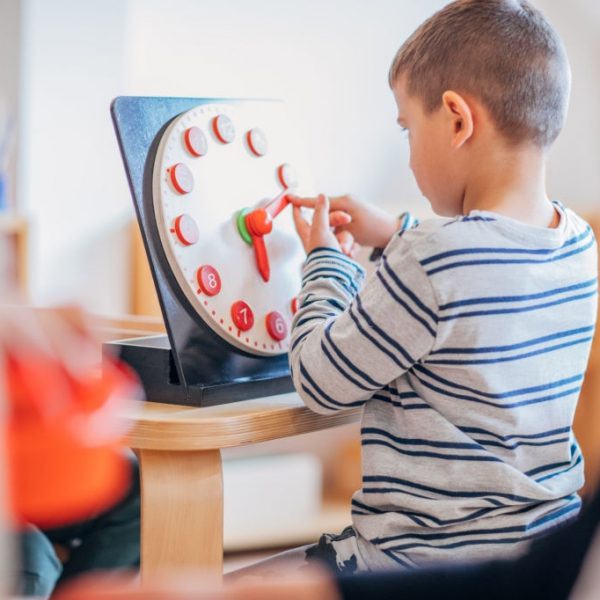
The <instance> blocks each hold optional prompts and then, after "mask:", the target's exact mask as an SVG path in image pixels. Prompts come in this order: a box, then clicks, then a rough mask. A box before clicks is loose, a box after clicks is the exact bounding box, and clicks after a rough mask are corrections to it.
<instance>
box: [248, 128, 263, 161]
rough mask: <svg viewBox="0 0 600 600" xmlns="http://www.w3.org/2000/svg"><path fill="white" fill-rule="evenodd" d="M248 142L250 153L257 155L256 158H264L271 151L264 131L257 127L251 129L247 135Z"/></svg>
mask: <svg viewBox="0 0 600 600" xmlns="http://www.w3.org/2000/svg"><path fill="white" fill-rule="evenodd" d="M246 140H247V142H248V148H250V152H252V154H255V155H256V156H264V155H265V154H266V153H267V150H268V149H269V145H268V144H267V138H266V137H265V134H264V133H263V130H262V129H258V128H257V127H255V128H254V129H251V130H250V131H249V132H248V133H247V134H246Z"/></svg>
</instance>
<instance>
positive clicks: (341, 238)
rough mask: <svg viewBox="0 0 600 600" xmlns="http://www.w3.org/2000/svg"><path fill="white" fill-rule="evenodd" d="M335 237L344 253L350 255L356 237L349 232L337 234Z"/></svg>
mask: <svg viewBox="0 0 600 600" xmlns="http://www.w3.org/2000/svg"><path fill="white" fill-rule="evenodd" d="M335 237H336V238H337V241H338V242H339V244H340V248H341V249H342V252H343V253H344V254H348V255H349V254H350V251H351V249H352V245H353V244H354V236H353V235H352V234H351V233H350V232H349V231H340V232H339V233H336V235H335Z"/></svg>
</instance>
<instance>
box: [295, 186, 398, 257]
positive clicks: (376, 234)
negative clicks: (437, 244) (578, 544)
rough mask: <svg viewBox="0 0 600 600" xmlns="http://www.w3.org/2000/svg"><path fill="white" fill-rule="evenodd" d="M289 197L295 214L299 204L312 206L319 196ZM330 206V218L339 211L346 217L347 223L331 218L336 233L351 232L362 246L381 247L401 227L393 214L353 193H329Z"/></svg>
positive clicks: (314, 205)
mask: <svg viewBox="0 0 600 600" xmlns="http://www.w3.org/2000/svg"><path fill="white" fill-rule="evenodd" d="M319 198H320V196H319ZM290 201H291V202H292V204H293V205H294V214H296V211H297V210H298V207H301V206H303V207H306V208H315V207H316V206H317V203H318V198H300V197H298V196H290ZM329 210H330V211H331V217H332V218H333V216H334V215H339V214H346V215H347V216H348V217H349V220H348V221H347V222H346V223H339V224H334V223H333V222H332V226H333V227H335V233H336V234H340V233H342V232H347V233H350V234H351V235H352V237H353V239H354V241H355V242H356V243H357V244H361V245H363V246H371V247H373V248H384V247H385V246H387V244H388V242H389V241H390V240H391V239H392V236H393V235H394V233H396V231H398V229H399V228H400V223H399V221H398V219H397V218H396V217H393V216H391V215H390V214H388V213H387V212H385V211H383V210H381V209H378V208H375V207H374V206H371V205H369V204H364V203H362V202H359V201H358V200H355V199H354V198H353V197H352V196H334V197H331V198H330V199H329ZM332 220H333V219H332Z"/></svg>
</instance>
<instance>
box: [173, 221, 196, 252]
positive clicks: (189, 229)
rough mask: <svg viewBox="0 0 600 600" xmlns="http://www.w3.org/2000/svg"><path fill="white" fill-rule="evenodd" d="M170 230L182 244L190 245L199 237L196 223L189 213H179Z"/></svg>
mask: <svg viewBox="0 0 600 600" xmlns="http://www.w3.org/2000/svg"><path fill="white" fill-rule="evenodd" d="M171 231H172V232H173V233H174V234H175V237H176V238H177V240H178V241H179V242H180V243H181V244H183V245H184V246H191V245H193V244H195V243H196V242H197V241H198V239H199V238H200V231H199V229H198V225H197V224H196V221H194V219H192V217H190V216H189V215H179V216H178V217H177V218H176V219H175V222H174V223H173V228H172V229H171Z"/></svg>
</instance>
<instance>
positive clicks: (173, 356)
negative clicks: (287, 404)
mask: <svg viewBox="0 0 600 600" xmlns="http://www.w3.org/2000/svg"><path fill="white" fill-rule="evenodd" d="M269 103H270V104H269ZM251 104H257V105H260V106H261V107H265V106H266V107H269V106H272V107H273V108H274V109H280V108H281V103H280V102H277V101H269V100H260V101H259V100H256V101H254V100H252V101H250V100H236V99H221V98H153V97H132V96H129V97H128V96H122V97H118V98H116V99H115V100H114V101H113V103H112V105H111V114H112V118H113V123H114V126H115V131H116V134H117V138H118V142H119V147H120V150H121V154H122V157H123V162H124V165H125V170H126V172H127V178H128V182H129V187H130V189H131V194H132V198H133V203H134V206H135V210H136V215H137V219H138V222H139V225H140V229H141V233H142V239H143V241H144V246H145V250H146V254H147V257H148V261H149V264H150V270H151V273H152V277H153V280H154V284H155V287H156V291H157V295H158V299H159V303H160V307H161V311H162V315H163V318H164V322H165V326H166V330H167V336H152V337H147V338H137V339H132V340H120V341H118V342H109V343H108V344H105V351H106V352H110V353H111V354H117V355H119V356H120V358H121V359H122V360H124V361H125V362H126V363H128V364H129V365H130V366H131V367H133V369H134V370H135V371H136V372H137V373H138V375H139V377H140V379H141V382H142V385H143V386H144V390H145V393H146V397H147V399H148V400H150V401H156V402H167V403H172V404H183V405H190V406H210V405H215V404H223V403H226V402H235V401H239V400H246V399H249V398H255V397H264V396H270V395H274V394H282V393H287V392H290V391H292V390H293V385H292V381H291V377H290V373H289V366H288V357H287V353H286V350H287V343H285V344H284V345H283V346H282V345H281V344H277V342H275V344H276V345H271V346H270V348H274V349H275V351H274V352H273V351H271V352H269V350H268V349H267V350H266V351H263V352H260V350H261V348H260V346H264V348H267V346H266V344H263V343H262V342H264V341H265V340H264V339H261V340H260V341H261V344H260V346H259V344H258V342H256V341H254V343H252V340H248V339H246V342H250V343H246V346H247V347H245V345H244V343H243V339H242V340H240V341H238V340H235V339H231V338H232V336H231V334H229V336H228V335H227V332H226V331H223V332H219V333H218V332H217V331H218V323H217V324H215V323H213V322H210V323H207V321H209V320H210V316H209V315H208V316H207V315H203V316H200V314H199V313H201V312H202V310H201V309H202V308H203V307H202V306H198V305H197V304H199V303H197V302H195V301H196V300H197V298H195V292H193V291H191V290H190V289H187V288H186V277H185V274H184V273H183V269H184V267H182V268H181V269H182V270H181V271H180V270H178V266H179V265H178V263H177V261H176V259H175V253H177V252H178V248H177V246H178V245H179V246H181V245H183V246H185V245H186V244H187V241H188V240H187V237H188V236H190V235H191V236H192V237H193V238H194V239H196V237H197V236H198V231H196V228H195V223H194V222H193V219H192V223H191V225H192V227H191V229H190V228H189V224H186V223H183V224H182V223H180V222H178V221H177V220H175V221H171V219H172V215H168V214H166V213H167V212H168V208H162V207H161V206H160V202H158V203H157V201H156V197H157V194H159V193H161V192H160V191H159V186H161V185H162V186H163V188H162V190H163V192H162V193H166V192H164V190H165V189H166V188H164V186H165V185H166V184H165V181H168V180H169V179H170V181H168V183H169V184H170V186H171V188H174V191H175V192H179V193H180V194H184V193H185V189H184V187H185V186H186V185H187V183H188V182H187V181H186V177H187V176H189V175H190V173H188V172H187V169H186V168H185V167H184V170H183V177H181V179H180V180H177V174H175V173H169V172H168V170H167V169H166V168H165V164H166V163H165V164H163V163H164V153H165V147H164V146H165V142H164V139H165V138H166V137H167V136H168V135H169V133H170V131H172V129H173V126H176V125H177V122H176V121H177V119H178V117H180V116H181V115H182V114H184V113H186V112H187V111H192V109H199V110H202V108H203V107H206V109H207V110H210V106H211V105H215V106H229V107H231V109H232V111H234V112H235V110H236V107H239V108H240V109H243V108H244V107H245V106H248V105H251ZM214 121H215V118H213V120H212V122H213V125H214V126H215V129H214V131H213V132H212V133H213V134H215V135H216V136H217V138H219V134H220V133H221V135H227V131H224V132H219V131H218V130H217V124H216V123H215V122H214ZM260 125H261V124H260V123H257V126H258V127H260ZM194 133H195V134H198V130H197V129H195V128H194V131H192V134H194ZM237 133H238V136H240V137H241V136H242V135H244V134H245V133H246V135H249V133H250V132H244V131H240V132H237ZM261 133H262V132H261ZM267 135H268V132H267ZM220 141H221V142H223V143H227V140H225V139H221V140H220ZM261 141H262V140H261V139H257V140H256V141H255V145H256V146H258V144H259V143H261ZM182 143H184V144H185V145H186V146H187V149H188V151H190V152H191V153H192V155H194V152H196V151H197V152H198V153H197V154H195V156H201V153H202V151H203V150H205V148H203V147H202V146H205V143H206V140H203V139H202V134H200V139H196V140H194V139H190V137H189V132H188V130H186V131H185V137H184V138H183V139H182ZM194 143H195V144H196V147H194ZM198 143H199V144H200V146H201V147H198ZM245 144H246V149H247V150H249V151H251V152H254V153H255V154H257V155H259V154H258V153H256V150H259V152H260V149H259V148H255V147H253V145H252V140H251V139H250V137H248V138H247V139H246V140H245ZM217 150H218V149H217ZM209 151H210V150H209ZM166 152H167V153H168V150H167V151H166ZM167 160H169V159H167ZM199 160H202V159H201V158H200V159H199ZM161 161H162V162H161ZM155 164H156V168H161V169H163V170H164V171H165V174H164V177H163V174H162V173H160V174H159V175H160V177H161V178H162V179H164V181H161V179H159V178H157V175H156V172H155ZM159 165H160V166H159ZM280 177H281V174H280ZM283 187H284V190H283V191H285V186H283ZM171 191H173V189H172V190H171ZM167 192H168V190H167ZM276 201H277V198H275V199H274V202H272V203H271V206H272V205H273V204H276V203H277V202H276ZM165 206H167V207H168V203H167V201H166V200H165ZM239 208H242V207H241V206H240V207H239ZM288 210H289V209H288ZM163 211H164V212H163ZM233 220H234V221H235V220H236V219H235V217H234V219H233ZM179 221H181V220H179ZM169 222H171V223H172V225H171V226H170V229H168V227H169V225H168V223H169ZM237 223H238V227H240V222H239V218H238V219H237ZM246 223H249V225H251V223H250V222H249V221H248V219H246ZM259 226H260V224H259ZM165 227H167V229H165ZM275 227H276V226H275ZM242 228H243V225H242ZM169 232H170V233H169ZM240 233H241V234H246V237H248V233H251V234H252V233H255V232H253V231H250V232H248V231H247V230H246V231H241V232H240ZM171 234H172V235H171ZM170 236H171V237H170ZM242 237H244V235H242ZM173 239H175V240H176V241H177V242H183V243H182V244H181V243H180V244H177V243H173ZM249 241H250V240H249V239H246V243H248V242H249ZM253 241H256V240H253ZM269 241H270V240H269V239H268V238H267V245H268V244H269ZM258 242H259V243H260V242H262V238H261V239H260V240H258ZM263 249H264V248H263ZM255 250H256V249H255ZM259 254H260V251H258V250H257V251H256V261H257V263H258V272H260V273H261V275H262V277H263V279H264V278H265V276H266V277H267V278H268V273H265V266H264V258H263V261H262V262H263V264H262V265H261V260H260V257H259ZM198 266H199V267H200V265H198ZM299 267H300V264H299V265H298V268H299ZM210 273H211V271H210V269H209V275H210ZM205 276H206V273H205ZM197 277H198V283H195V284H191V283H190V285H191V286H192V287H193V286H194V285H195V286H196V287H197V286H198V284H199V285H200V287H201V288H202V287H203V285H202V280H201V269H198V275H197ZM187 279H188V280H189V279H190V278H189V277H188V278H187ZM298 281H299V280H298ZM188 282H189V281H188ZM205 284H206V281H205ZM258 284H260V281H259V282H258ZM288 287H289V286H288ZM204 291H209V290H204ZM200 293H201V290H200V289H198V294H200ZM292 297H293V295H292V296H290V302H291V300H292ZM204 298H206V299H207V300H210V297H209V295H207V294H205V295H204ZM204 304H207V301H206V300H204ZM212 312H213V314H215V312H214V311H212ZM233 313H234V310H233V309H232V315H231V316H232V317H233V319H234V322H235V314H233ZM273 316H276V317H280V316H281V315H280V313H279V312H276V311H274V313H270V314H269V315H268V317H273ZM289 317H290V318H289V321H288V322H287V325H288V327H289V325H290V322H291V315H289ZM221 323H223V319H221ZM266 325H267V328H268V327H269V318H267V323H266ZM274 325H275V326H278V325H279V324H278V323H277V321H275V322H274V321H273V319H271V322H270V328H271V329H272V328H273V326H274ZM229 329H230V330H231V327H230V328H229ZM238 333H239V332H238ZM270 333H271V335H273V333H274V332H273V331H270ZM227 338H229V341H226V339H227ZM263 338H264V332H263ZM287 341H289V339H288V340H287ZM253 345H254V346H257V350H256V351H255V352H254V353H253V348H252V346H253ZM260 354H262V355H260Z"/></svg>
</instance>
